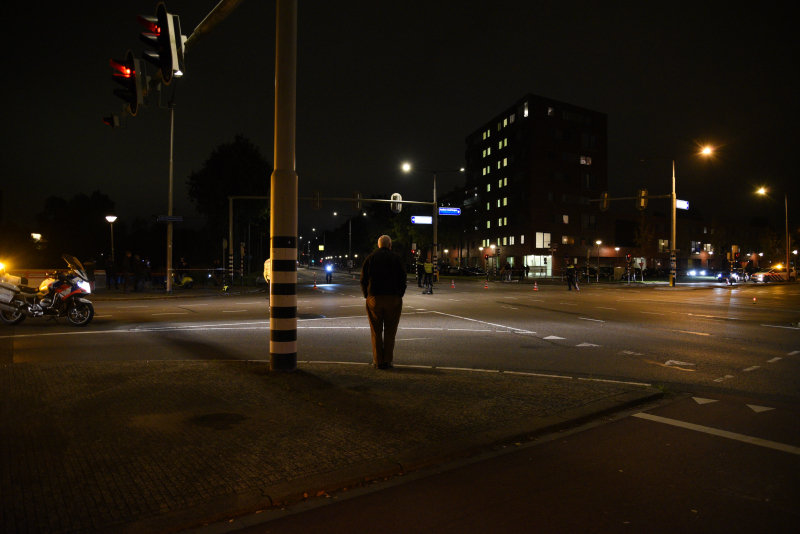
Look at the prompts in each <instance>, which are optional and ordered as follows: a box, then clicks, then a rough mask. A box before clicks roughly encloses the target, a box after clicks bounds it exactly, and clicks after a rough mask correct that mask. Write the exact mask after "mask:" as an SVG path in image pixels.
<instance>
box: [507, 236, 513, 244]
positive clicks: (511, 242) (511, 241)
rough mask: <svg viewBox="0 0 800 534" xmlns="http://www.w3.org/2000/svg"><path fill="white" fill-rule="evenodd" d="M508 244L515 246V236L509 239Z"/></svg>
mask: <svg viewBox="0 0 800 534" xmlns="http://www.w3.org/2000/svg"><path fill="white" fill-rule="evenodd" d="M508 244H509V245H513V244H514V236H513V235H512V236H511V237H509V238H508Z"/></svg>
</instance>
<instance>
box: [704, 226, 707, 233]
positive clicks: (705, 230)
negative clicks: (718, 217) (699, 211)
mask: <svg viewBox="0 0 800 534" xmlns="http://www.w3.org/2000/svg"><path fill="white" fill-rule="evenodd" d="M703 233H704V234H707V233H708V227H706V226H704V227H703Z"/></svg>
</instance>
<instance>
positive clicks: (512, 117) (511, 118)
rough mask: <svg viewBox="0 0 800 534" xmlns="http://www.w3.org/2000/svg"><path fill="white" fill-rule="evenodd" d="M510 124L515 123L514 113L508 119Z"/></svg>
mask: <svg viewBox="0 0 800 534" xmlns="http://www.w3.org/2000/svg"><path fill="white" fill-rule="evenodd" d="M508 122H514V114H513V113H512V114H511V116H510V117H509V118H508Z"/></svg>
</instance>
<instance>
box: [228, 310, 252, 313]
mask: <svg viewBox="0 0 800 534" xmlns="http://www.w3.org/2000/svg"><path fill="white" fill-rule="evenodd" d="M246 311H247V310H222V313H241V312H246Z"/></svg>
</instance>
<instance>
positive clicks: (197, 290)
mask: <svg viewBox="0 0 800 534" xmlns="http://www.w3.org/2000/svg"><path fill="white" fill-rule="evenodd" d="M227 288H228V290H227V291H223V290H222V288H221V287H219V286H208V287H203V286H199V287H193V288H192V289H184V288H182V287H173V288H172V294H171V295H169V294H167V291H166V290H165V289H164V288H163V287H154V288H148V289H143V290H142V291H139V292H138V293H134V292H133V291H128V292H127V293H125V292H124V291H123V290H122V289H105V288H99V289H95V291H94V293H92V294H91V295H89V300H91V301H92V302H102V301H113V300H143V299H174V298H199V297H221V296H224V295H241V294H243V293H257V292H259V291H266V287H263V288H259V287H255V286H253V285H244V286H240V285H235V286H227Z"/></svg>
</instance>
